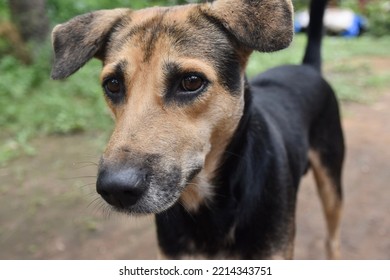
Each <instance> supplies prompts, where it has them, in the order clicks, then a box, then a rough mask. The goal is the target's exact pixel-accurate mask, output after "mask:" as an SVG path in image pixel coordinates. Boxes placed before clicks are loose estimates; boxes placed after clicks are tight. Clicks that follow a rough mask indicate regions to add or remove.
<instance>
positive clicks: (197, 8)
mask: <svg viewBox="0 0 390 280" xmlns="http://www.w3.org/2000/svg"><path fill="white" fill-rule="evenodd" d="M325 4H326V1H320V0H315V1H313V3H312V7H311V11H312V13H314V17H313V18H317V19H319V20H317V23H315V22H313V23H311V27H310V28H311V31H310V32H309V46H308V48H307V51H306V56H305V59H304V63H303V65H297V66H281V67H277V68H274V69H271V70H269V71H267V72H266V73H263V74H262V75H260V76H258V77H255V78H254V79H253V80H252V81H250V82H248V81H247V79H246V77H245V68H246V65H247V62H248V58H249V56H250V54H251V53H252V51H254V50H256V51H260V52H272V51H277V50H280V49H283V48H285V47H287V46H288V45H289V44H290V42H291V40H292V37H293V20H292V17H293V8H292V5H291V2H290V0H217V1H214V2H213V3H203V4H190V5H183V6H175V7H167V8H159V7H155V8H149V9H143V10H138V11H133V10H130V9H114V10H102V11H96V12H92V13H89V14H85V15H81V16H78V17H76V18H74V19H72V20H70V21H69V22H67V23H64V24H61V25H58V26H56V27H55V29H54V31H53V45H54V50H55V62H54V66H53V71H52V77H53V78H54V79H63V78H66V77H68V76H70V75H71V74H73V73H74V72H76V71H77V70H78V69H79V68H80V67H82V66H83V65H84V64H85V63H86V62H87V61H88V60H90V59H91V58H93V57H96V58H99V59H101V60H102V61H103V71H102V74H101V83H102V86H103V89H104V93H105V98H106V101H107V104H108V106H109V107H110V109H111V111H112V113H113V116H114V118H115V121H116V124H115V129H114V131H113V133H112V136H111V139H110V141H109V143H108V145H107V148H106V150H105V152H104V154H103V156H102V158H101V161H100V165H99V172H98V179H97V192H98V193H99V194H100V195H101V196H102V197H103V198H104V199H105V200H106V201H107V202H108V203H109V204H110V205H112V206H113V208H115V209H116V210H119V211H121V212H126V213H130V214H150V213H153V214H155V216H156V224H157V234H158V241H159V246H160V250H161V254H162V256H164V257H166V258H174V259H177V258H198V257H203V258H230V259H237V258H240V259H253V258H292V257H293V242H294V233H295V204H296V194H297V189H298V185H299V181H300V178H301V176H302V175H303V174H304V173H305V172H306V171H307V169H308V168H309V167H311V168H312V169H313V171H314V174H315V177H316V180H317V183H318V190H319V193H320V197H321V198H322V202H323V206H324V210H325V214H326V215H325V216H326V220H327V225H328V256H329V257H331V258H336V257H337V256H338V228H339V219H340V213H341V169H342V162H343V155H344V145H343V134H342V131H341V125H340V119H339V110H338V105H337V101H336V98H335V95H334V93H333V91H332V89H331V88H330V86H329V85H328V84H327V83H326V82H325V81H324V80H323V78H322V77H321V73H320V72H321V71H320V62H321V60H320V59H321V58H320V45H321V35H322V34H321V33H322V16H323V11H324V8H325Z"/></svg>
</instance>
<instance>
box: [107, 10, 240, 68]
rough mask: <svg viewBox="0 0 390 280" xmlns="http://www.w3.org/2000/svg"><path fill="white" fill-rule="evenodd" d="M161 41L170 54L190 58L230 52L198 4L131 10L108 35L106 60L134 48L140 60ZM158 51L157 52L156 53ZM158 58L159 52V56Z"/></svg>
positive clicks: (229, 46)
mask: <svg viewBox="0 0 390 280" xmlns="http://www.w3.org/2000/svg"><path fill="white" fill-rule="evenodd" d="M161 40H164V41H166V42H167V43H168V44H169V46H170V48H169V49H170V51H173V50H175V51H177V52H179V53H181V54H183V55H186V56H191V57H204V56H205V55H208V56H209V58H212V57H215V58H216V57H220V52H225V53H227V54H229V53H231V52H233V48H232V46H231V44H230V43H229V40H228V36H227V34H225V33H224V32H223V31H221V30H220V29H219V28H218V27H217V26H216V25H215V24H214V23H213V22H212V21H211V20H210V19H209V18H208V17H207V16H206V15H205V14H204V13H203V12H202V9H201V8H200V6H199V5H193V4H192V5H191V4H190V5H184V6H174V7H165V8H160V7H158V8H148V9H143V10H138V11H134V12H132V13H131V14H129V16H128V17H127V18H124V19H122V20H121V22H120V24H118V25H117V26H116V28H115V30H114V32H113V33H112V34H111V38H110V40H109V43H108V48H107V57H109V58H113V57H114V58H115V57H116V54H118V52H123V50H124V49H128V48H129V47H135V48H137V49H138V50H143V52H144V56H145V57H144V60H145V61H147V60H148V58H149V57H150V56H151V55H152V54H153V53H155V52H156V48H155V46H156V43H157V42H158V41H161ZM157 51H160V52H161V49H159V50H157ZM159 54H160V55H162V53H159Z"/></svg>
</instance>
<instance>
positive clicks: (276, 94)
mask: <svg viewBox="0 0 390 280" xmlns="http://www.w3.org/2000/svg"><path fill="white" fill-rule="evenodd" d="M326 4H327V1H326V0H323V1H319V0H316V1H311V7H310V24H309V29H308V43H307V46H306V51H305V54H304V58H303V61H302V64H301V65H285V66H280V67H276V68H273V69H270V70H268V71H266V72H264V73H262V74H260V75H258V76H257V77H255V78H254V79H253V80H252V81H251V82H250V85H251V89H252V95H253V98H252V100H253V101H252V103H253V104H252V106H253V107H254V108H255V109H254V110H255V111H257V112H258V114H261V115H262V118H263V119H266V120H267V121H266V122H265V123H264V125H266V126H268V127H269V128H268V130H269V131H270V133H271V134H274V136H273V138H274V139H278V144H276V147H275V149H274V151H273V152H274V154H276V155H277V157H279V158H280V157H283V156H284V157H285V159H286V161H284V162H283V164H284V165H283V166H281V167H280V168H281V169H285V168H287V169H290V172H289V174H290V176H292V178H291V180H292V182H293V184H292V185H293V186H295V187H297V186H298V184H299V180H300V177H301V176H302V175H303V174H304V173H305V172H306V170H307V168H308V167H309V166H310V167H312V169H313V173H314V176H315V179H316V182H317V187H318V191H319V194H320V198H321V200H322V204H323V207H324V212H325V217H326V219H327V226H328V234H329V236H328V240H327V250H328V251H327V252H328V257H329V258H338V257H339V248H338V246H339V244H338V224H339V219H340V215H341V201H342V182H341V175H342V174H341V173H342V164H343V159H344V149H345V148H344V138H343V132H342V128H341V123H340V113H339V108H338V102H337V98H336V95H335V93H334V91H333V89H332V87H331V86H330V85H329V83H328V82H327V81H326V80H325V79H324V78H323V77H322V75H321V65H322V59H321V42H322V33H323V24H322V19H323V15H324V11H325V7H326ZM286 163H287V164H286Z"/></svg>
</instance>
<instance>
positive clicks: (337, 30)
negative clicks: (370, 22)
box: [294, 8, 367, 37]
mask: <svg viewBox="0 0 390 280" xmlns="http://www.w3.org/2000/svg"><path fill="white" fill-rule="evenodd" d="M308 23H309V14H308V12H307V11H303V12H299V13H297V14H296V16H295V24H294V28H295V32H302V31H305V30H306V28H307V26H308ZM324 26H325V28H326V31H327V32H328V33H331V34H335V35H340V36H345V37H356V36H359V35H360V34H361V33H362V32H363V31H364V30H366V27H367V22H366V20H365V18H364V17H362V16H360V15H357V14H355V13H354V12H353V11H351V10H349V9H339V8H328V9H326V12H325V17H324Z"/></svg>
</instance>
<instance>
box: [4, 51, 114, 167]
mask: <svg viewBox="0 0 390 280" xmlns="http://www.w3.org/2000/svg"><path fill="white" fill-rule="evenodd" d="M50 57H51V51H50V50H49V48H48V47H47V48H46V51H45V52H42V54H41V55H40V56H39V57H38V59H37V61H38V62H37V63H35V64H33V65H31V66H25V65H21V64H20V63H19V62H18V61H17V60H16V59H15V58H13V57H11V56H7V57H4V58H2V59H1V61H0V73H1V79H0V112H1V113H0V127H1V130H2V134H1V136H0V143H1V144H0V163H1V162H4V161H6V160H8V159H9V158H12V157H13V156H15V155H18V154H19V153H29V154H31V153H33V149H32V147H31V146H30V145H29V140H30V139H31V138H32V137H34V136H37V135H45V134H66V133H75V132H80V131H85V130H109V128H110V126H111V122H112V121H111V118H110V116H109V114H108V112H107V109H106V106H105V104H104V100H103V97H102V90H101V89H100V86H99V80H98V75H99V68H100V63H99V62H98V61H93V62H91V63H90V64H89V65H87V66H86V67H84V68H83V69H82V70H80V71H79V72H78V74H77V75H74V76H73V77H71V78H69V79H68V80H67V81H64V82H59V81H52V80H50V78H49V76H50V68H51V65H50V64H51V59H50Z"/></svg>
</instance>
